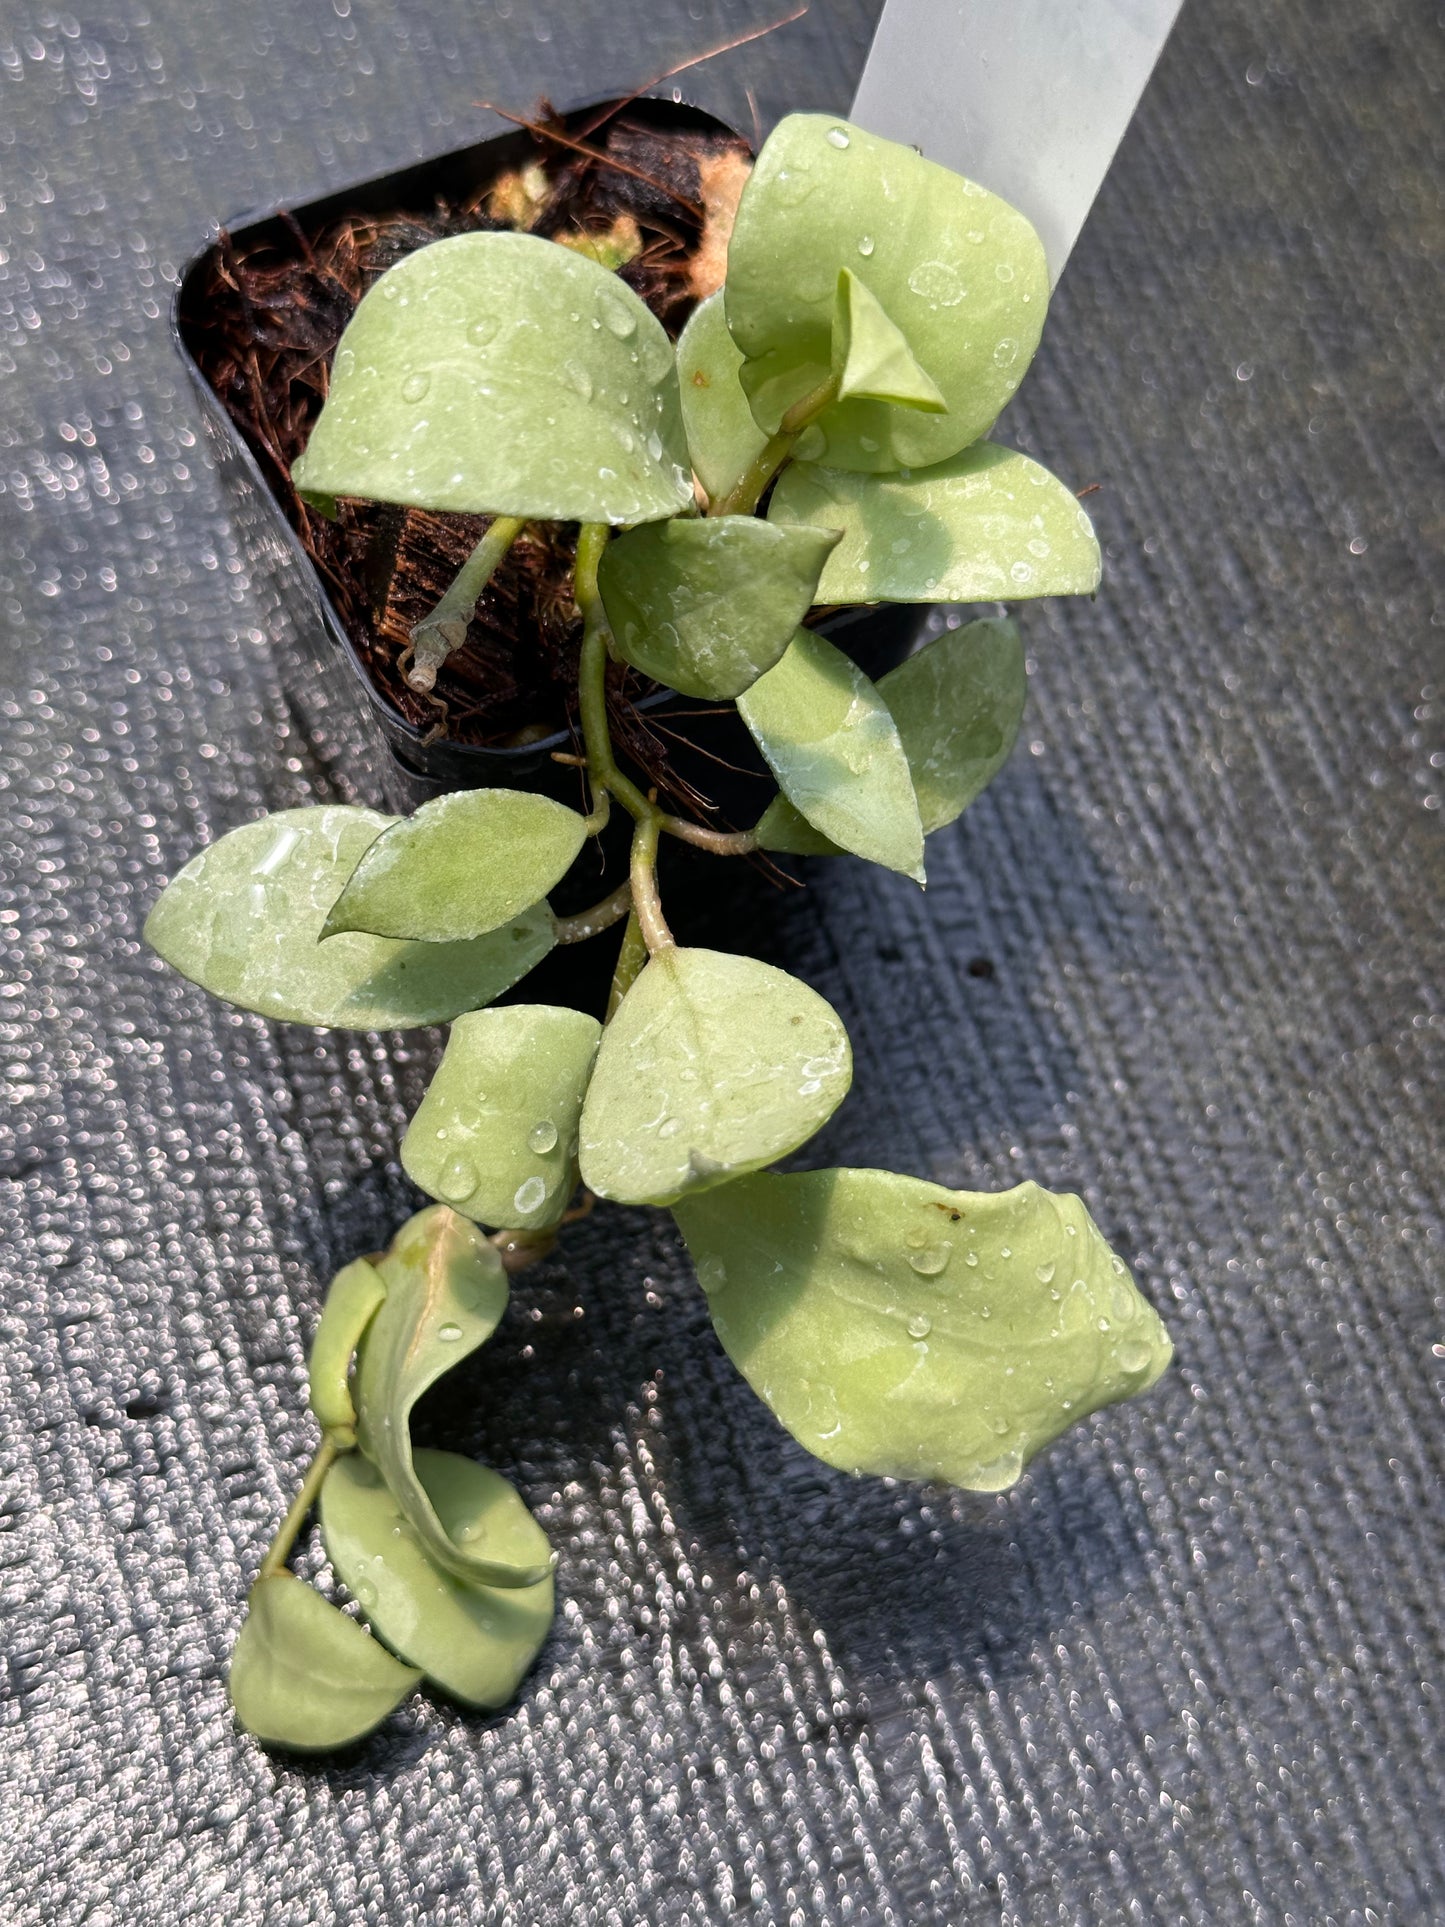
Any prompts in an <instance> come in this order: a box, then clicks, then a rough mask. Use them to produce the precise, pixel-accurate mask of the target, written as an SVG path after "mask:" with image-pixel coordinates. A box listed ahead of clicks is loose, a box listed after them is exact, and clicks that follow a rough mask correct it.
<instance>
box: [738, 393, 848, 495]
mask: <svg viewBox="0 0 1445 1927" xmlns="http://www.w3.org/2000/svg"><path fill="white" fill-rule="evenodd" d="M838 381H839V375H838V374H837V373H836V372H835V373H833V374H830V375H829V376H828V377H827V378H826V379H825V380H823V381H820V382H819V383H818V386H817V387H816V388H811V389H809V391H808V393H807V394H806V395H804V396H802V397H801V398H800V399H799V400H798V401H795V402H794V403H793V405H792V407H791V408H789V409H788V410H787V411H786V412H785V414H784V416H783V419H782V421H781V422H780V423H779V424H778V432H777V434H776V435H771V436H769V438H768V440H767V441H766V442H764V444H763V446H762V447H761V448H760V449H759V450H758V452H757V454H756V455H755V456H754V457H753V459H752V460H751V461H750V462H749V463H748V465H747V467H746V468H745V469H744V470H743V472H742V474H741V475H740V476H739V477H738V479H737V480H736V481H735V482H734V483H733V485H732V487H731V488H730V489H729V490H728V491H727V493H726V494H725V495H721V496H719V498H718V499H717V501H715V502H710V503H709V504H708V511H707V512H708V514H709V515H751V514H752V512H753V510H754V509H755V508H756V507H757V505H758V503H759V502H760V501H761V500H762V498H763V492H764V490H765V489H766V488H767V486H768V484H769V483H770V482H771V481H772V480H773V478H774V477H775V476H776V475H777V474H778V472H779V470H780V469H782V468H783V467H784V465H785V464H786V463H787V461H788V460H789V458H790V457H791V455H792V453H793V445H794V443H795V442H796V441H797V439H798V437H799V436H800V435H801V434H802V432H803V430H804V429H805V428H806V427H807V426H808V424H809V423H810V422H812V421H816V419H817V418H818V416H819V415H821V414H822V412H823V410H824V409H825V408H827V407H829V406H830V405H831V404H832V403H833V402H835V401H836V400H837V399H838Z"/></svg>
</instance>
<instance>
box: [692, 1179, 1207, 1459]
mask: <svg viewBox="0 0 1445 1927" xmlns="http://www.w3.org/2000/svg"><path fill="white" fill-rule="evenodd" d="M676 1209H677V1221H678V1223H679V1225H681V1227H682V1233H683V1236H684V1237H685V1238H686V1240H687V1244H688V1249H689V1251H691V1253H692V1256H693V1262H694V1263H695V1264H696V1266H697V1273H698V1278H699V1281H700V1282H701V1284H702V1286H703V1289H704V1290H705V1291H706V1292H707V1295H708V1309H709V1310H710V1311H711V1313H712V1319H713V1323H714V1325H715V1326H716V1327H717V1332H718V1336H719V1337H720V1338H721V1340H722V1342H723V1346H724V1349H725V1350H726V1352H727V1354H728V1356H729V1358H731V1359H732V1361H733V1363H734V1364H735V1365H736V1366H737V1367H738V1369H739V1371H741V1372H742V1374H743V1376H744V1377H745V1378H746V1379H747V1381H748V1383H749V1384H750V1385H751V1386H752V1387H753V1389H754V1391H756V1392H757V1393H758V1394H759V1396H760V1397H761V1398H762V1399H763V1400H764V1401H765V1402H766V1403H767V1404H768V1406H769V1407H770V1408H771V1409H772V1411H773V1412H774V1414H775V1415H776V1416H777V1418H778V1419H779V1420H780V1421H781V1422H782V1424H783V1425H785V1426H786V1427H787V1429H788V1430H789V1431H790V1432H791V1433H792V1434H793V1436H794V1438H796V1439H797V1440H799V1442H800V1443H801V1444H803V1445H805V1446H806V1447H807V1448H808V1450H809V1451H810V1452H813V1453H816V1455H817V1456H818V1457H819V1458H820V1459H824V1460H826V1462H827V1463H828V1464H829V1465H836V1466H840V1467H842V1468H843V1469H844V1470H845V1471H848V1472H855V1473H856V1472H871V1473H879V1474H883V1475H885V1476H888V1477H893V1478H907V1479H946V1480H947V1481H948V1482H949V1483H950V1484H952V1485H960V1486H966V1487H968V1488H969V1489H971V1490H973V1491H977V1492H996V1491H1000V1490H1002V1488H1003V1487H1005V1486H1008V1485H1012V1484H1013V1482H1014V1480H1015V1479H1016V1478H1017V1477H1018V1476H1019V1473H1020V1472H1021V1471H1022V1469H1023V1467H1024V1466H1025V1464H1027V1462H1028V1460H1029V1459H1031V1458H1032V1457H1033V1455H1034V1453H1035V1452H1037V1451H1038V1450H1039V1449H1040V1448H1041V1447H1042V1446H1045V1445H1047V1444H1048V1443H1049V1441H1050V1440H1051V1439H1053V1438H1056V1437H1057V1436H1058V1434H1059V1433H1060V1432H1062V1431H1063V1430H1064V1429H1065V1428H1066V1427H1067V1426H1069V1425H1071V1424H1072V1423H1073V1422H1074V1420H1075V1419H1079V1418H1082V1417H1084V1415H1085V1414H1086V1413H1088V1412H1093V1411H1097V1410H1098V1408H1099V1407H1100V1406H1101V1405H1108V1404H1111V1403H1112V1402H1113V1401H1115V1400H1117V1399H1121V1398H1127V1397H1128V1396H1129V1395H1130V1394H1131V1393H1133V1392H1139V1391H1143V1390H1144V1388H1145V1387H1146V1386H1149V1385H1152V1384H1153V1383H1154V1381H1155V1379H1156V1378H1158V1376H1159V1374H1160V1373H1161V1372H1162V1371H1163V1370H1164V1367H1165V1366H1166V1365H1167V1364H1168V1362H1169V1359H1170V1357H1171V1356H1172V1351H1173V1348H1172V1346H1171V1345H1170V1343H1169V1338H1168V1334H1167V1333H1166V1332H1165V1330H1164V1327H1163V1325H1162V1324H1161V1323H1160V1322H1159V1318H1158V1316H1157V1315H1156V1313H1155V1312H1154V1311H1153V1309H1152V1308H1151V1307H1150V1306H1149V1305H1148V1304H1147V1303H1146V1302H1145V1300H1144V1299H1143V1298H1142V1297H1141V1296H1140V1295H1139V1292H1138V1291H1137V1290H1136V1288H1135V1286H1134V1282H1133V1280H1132V1279H1131V1278H1130V1276H1129V1273H1128V1271H1127V1270H1126V1269H1125V1267H1124V1265H1123V1263H1122V1262H1121V1261H1120V1260H1119V1259H1118V1258H1116V1257H1114V1256H1113V1254H1112V1253H1111V1252H1110V1250H1109V1247H1108V1246H1107V1245H1106V1244H1105V1243H1104V1240H1103V1239H1102V1238H1101V1237H1100V1235H1099V1232H1098V1229H1097V1227H1096V1226H1095V1224H1094V1222H1093V1220H1092V1219H1091V1218H1090V1216H1089V1214H1088V1212H1087V1211H1086V1210H1085V1209H1084V1207H1083V1205H1082V1204H1081V1203H1080V1202H1079V1200H1078V1199H1077V1198H1075V1197H1068V1196H1057V1195H1054V1194H1052V1193H1050V1192H1048V1191H1042V1190H1040V1189H1039V1187H1038V1185H1036V1184H1021V1185H1019V1186H1017V1187H1016V1188H1015V1189H1014V1190H1012V1191H1002V1192H998V1193H996V1194H989V1193H981V1192H974V1191H945V1190H944V1189H943V1187H942V1186H941V1185H936V1184H926V1183H924V1182H923V1181H922V1180H921V1179H919V1178H905V1177H897V1176H895V1175H894V1174H893V1173H892V1172H891V1171H806V1172H800V1173H797V1174H796V1175H788V1176H778V1175H776V1174H773V1173H769V1174H767V1175H765V1176H761V1177H754V1178H748V1179H745V1180H743V1181H742V1182H741V1183H738V1184H733V1185H729V1186H728V1187H727V1188H726V1190H723V1191H717V1192H712V1193H709V1194H707V1195H706V1196H703V1197H700V1198H696V1199H692V1198H689V1199H687V1200H686V1201H685V1202H684V1203H682V1204H680V1205H679V1206H678V1207H677V1208H676Z"/></svg>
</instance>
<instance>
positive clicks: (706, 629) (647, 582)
mask: <svg viewBox="0 0 1445 1927" xmlns="http://www.w3.org/2000/svg"><path fill="white" fill-rule="evenodd" d="M804 533H805V531H803V530H802V529H788V530H786V531H784V530H782V529H780V528H775V527H774V526H772V525H771V524H769V523H767V522H760V521H759V520H758V519H757V518H756V517H755V516H752V515H719V516H714V517H712V518H711V519H709V520H707V521H697V520H688V521H676V522H654V523H652V524H650V525H648V526H647V527H644V528H640V529H631V530H629V531H628V533H627V534H625V535H621V536H619V537H618V538H617V540H616V541H615V542H609V543H608V545H607V548H606V551H605V552H604V554H603V557H602V566H601V568H600V569H599V571H598V586H599V587H600V588H601V591H602V600H603V603H604V605H605V607H606V610H607V620H608V622H609V623H610V625H611V628H612V634H613V637H614V639H615V641H616V643H617V647H618V650H619V652H620V653H621V654H622V656H623V657H624V658H625V659H626V660H627V661H628V662H630V663H631V664H632V665H633V667H634V668H637V669H640V670H641V671H642V672H643V674H644V675H647V676H651V677H653V678H654V679H655V680H656V681H657V682H661V683H666V684H667V685H668V686H669V687H670V688H672V689H679V690H681V691H682V693H683V695H685V696H703V697H707V698H709V699H713V700H718V701H725V700H730V699H731V698H732V697H734V696H740V695H741V694H742V693H743V691H744V690H745V689H747V688H749V687H751V685H752V684H753V683H755V682H756V681H757V679H758V677H759V676H761V675H762V674H763V673H764V671H765V670H769V669H771V668H772V666H773V664H774V663H775V662H777V660H778V658H779V657H780V656H781V655H782V653H783V651H784V650H785V649H786V648H787V646H788V643H789V641H790V640H791V639H792V635H793V631H794V630H795V629H796V628H797V626H798V624H799V623H800V622H801V621H802V619H803V617H804V616H805V615H806V614H807V612H808V610H809V609H810V608H811V607H812V605H813V598H814V595H815V592H816V590H817V587H818V577H819V574H820V573H821V571H822V568H823V564H824V563H825V562H826V561H827V559H828V552H829V550H830V549H831V548H832V546H833V544H834V542H836V541H837V539H838V538H837V537H836V536H835V535H833V534H831V533H830V532H829V531H828V530H827V529H812V528H810V529H808V530H807V531H806V535H807V537H808V538H809V539H808V540H806V541H799V540H798V539H797V538H798V537H799V536H801V535H803V534H804ZM780 534H786V535H787V536H788V537H790V538H793V539H791V540H787V541H783V542H779V541H777V540H776V539H775V538H776V537H777V536H778V535H780Z"/></svg>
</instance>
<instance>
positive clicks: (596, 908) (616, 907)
mask: <svg viewBox="0 0 1445 1927" xmlns="http://www.w3.org/2000/svg"><path fill="white" fill-rule="evenodd" d="M631 908H632V879H631V878H630V877H629V878H628V880H627V882H626V883H619V884H618V886H617V888H616V889H615V890H614V891H613V892H612V894H611V896H610V897H604V898H603V899H602V901H601V903H594V904H593V905H592V908H591V909H590V910H579V911H578V912H577V914H576V915H575V916H572V917H557V918H555V919H554V920H553V926H552V927H553V928H554V930H555V931H556V933H557V941H558V943H585V942H586V940H587V939H588V937H597V936H600V935H601V934H602V932H603V931H604V930H610V929H611V927H612V925H613V924H614V923H621V921H622V919H623V918H624V917H625V916H626V915H627V913H628V911H629V910H631Z"/></svg>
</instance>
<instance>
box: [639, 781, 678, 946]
mask: <svg viewBox="0 0 1445 1927" xmlns="http://www.w3.org/2000/svg"><path fill="white" fill-rule="evenodd" d="M661 826H662V819H661V816H660V814H659V812H658V811H656V810H653V809H649V811H648V813H647V815H646V816H643V817H639V819H638V823H637V828H636V829H635V830H634V831H633V832H632V910H633V914H634V915H635V916H636V918H637V922H638V925H639V927H640V928H641V931H642V937H643V941H644V942H645V943H646V945H647V949H648V954H649V955H651V956H655V955H656V954H657V952H658V951H659V950H670V949H671V948H672V932H671V931H670V930H669V929H668V927H667V919H666V918H665V917H664V916H663V914H662V899H661V898H660V897H659V896H658V894H657V837H658V832H659V830H660V828H661Z"/></svg>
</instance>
